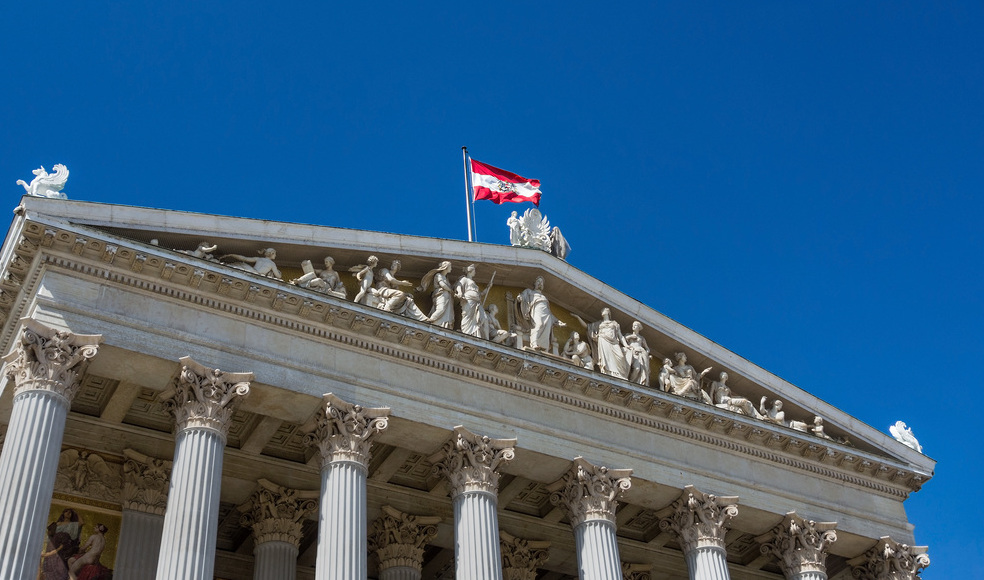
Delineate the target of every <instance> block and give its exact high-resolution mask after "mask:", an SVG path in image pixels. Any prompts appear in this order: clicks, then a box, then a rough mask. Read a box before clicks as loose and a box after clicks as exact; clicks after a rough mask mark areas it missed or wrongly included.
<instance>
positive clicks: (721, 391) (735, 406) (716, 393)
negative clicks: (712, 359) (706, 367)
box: [711, 372, 764, 419]
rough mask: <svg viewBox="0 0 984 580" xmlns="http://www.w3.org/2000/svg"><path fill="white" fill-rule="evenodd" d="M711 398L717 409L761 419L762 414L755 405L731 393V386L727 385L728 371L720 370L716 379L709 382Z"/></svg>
mask: <svg viewBox="0 0 984 580" xmlns="http://www.w3.org/2000/svg"><path fill="white" fill-rule="evenodd" d="M711 400H713V401H714V406H715V407H717V408H719V409H727V410H728V411H732V412H734V413H738V414H739V415H748V416H749V417H755V418H756V419H763V418H764V416H763V415H762V414H761V413H759V412H758V411H756V410H755V405H753V404H752V402H751V401H749V400H748V399H746V398H744V397H737V396H734V395H732V393H731V387H729V386H728V373H726V372H722V373H721V374H720V376H719V378H718V380H716V381H714V382H713V383H711Z"/></svg>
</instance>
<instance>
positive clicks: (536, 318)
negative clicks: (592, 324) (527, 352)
mask: <svg viewBox="0 0 984 580" xmlns="http://www.w3.org/2000/svg"><path fill="white" fill-rule="evenodd" d="M516 308H517V309H518V310H519V313H518V314H519V318H521V319H522V320H523V321H524V322H526V324H528V325H529V327H530V348H531V349H532V350H549V349H550V347H551V344H552V342H553V341H552V339H553V327H554V326H567V325H566V324H564V323H563V322H561V321H559V320H557V318H556V317H555V316H554V315H553V313H552V312H550V302H549V301H548V300H547V297H546V296H545V295H544V294H543V277H542V276H537V277H536V281H535V282H534V283H533V287H532V288H527V289H526V290H523V291H522V292H521V293H520V294H519V297H518V299H517V300H516Z"/></svg>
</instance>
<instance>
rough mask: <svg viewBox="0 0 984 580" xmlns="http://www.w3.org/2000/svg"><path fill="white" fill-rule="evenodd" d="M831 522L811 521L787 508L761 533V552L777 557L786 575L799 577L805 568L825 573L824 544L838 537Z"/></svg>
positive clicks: (826, 544)
mask: <svg viewBox="0 0 984 580" xmlns="http://www.w3.org/2000/svg"><path fill="white" fill-rule="evenodd" d="M836 527H837V524H836V523H834V522H814V521H812V520H805V519H803V518H801V517H800V516H799V515H797V514H796V512H789V513H787V514H786V517H785V518H783V520H782V522H781V523H780V524H779V525H778V526H776V527H775V528H773V529H772V531H771V532H769V533H768V534H766V535H764V536H760V537H759V538H758V539H759V541H765V542H766V543H764V544H762V553H763V554H771V555H772V556H774V557H775V558H776V559H777V560H778V561H779V567H780V568H781V569H782V573H783V574H784V575H785V576H786V578H793V577H798V576H799V575H801V574H803V573H807V572H819V573H821V574H823V575H824V576H826V574H827V566H826V558H827V546H829V545H830V544H832V543H834V542H835V541H837V532H836V531H834V528H836Z"/></svg>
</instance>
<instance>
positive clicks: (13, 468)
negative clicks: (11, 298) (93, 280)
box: [0, 319, 101, 580]
mask: <svg viewBox="0 0 984 580" xmlns="http://www.w3.org/2000/svg"><path fill="white" fill-rule="evenodd" d="M21 323H22V324H23V331H22V333H21V339H20V343H19V344H18V345H17V346H16V347H15V348H14V350H12V351H11V352H10V353H9V354H8V355H7V356H5V357H4V358H3V361H4V362H5V363H6V367H5V368H4V374H5V375H6V377H7V380H8V381H9V383H8V385H9V384H10V383H12V384H13V386H14V389H13V390H14V402H13V408H12V409H11V413H10V423H9V424H8V426H7V435H6V439H5V441H4V445H3V452H2V453H0V578H10V579H16V580H20V579H28V578H34V577H36V576H37V573H38V557H39V554H41V550H42V548H44V538H45V524H46V522H45V520H46V519H47V517H48V511H49V510H50V509H51V494H52V492H53V491H54V489H55V476H56V475H57V471H58V458H59V454H60V452H61V445H62V438H63V437H64V435H65V418H66V417H67V416H68V409H69V406H70V405H71V401H72V399H73V398H75V394H76V393H77V392H78V387H79V378H80V377H81V375H82V373H83V372H84V369H85V365H86V364H87V363H88V361H89V360H91V359H92V357H94V356H95V355H96V352H97V349H98V346H97V345H98V343H99V341H100V340H101V337H100V336H97V335H91V336H86V335H74V334H71V333H69V332H60V331H55V330H53V329H51V328H48V327H46V326H44V325H43V324H41V323H39V322H37V321H35V320H32V319H23V320H22V321H21ZM8 388H9V387H8Z"/></svg>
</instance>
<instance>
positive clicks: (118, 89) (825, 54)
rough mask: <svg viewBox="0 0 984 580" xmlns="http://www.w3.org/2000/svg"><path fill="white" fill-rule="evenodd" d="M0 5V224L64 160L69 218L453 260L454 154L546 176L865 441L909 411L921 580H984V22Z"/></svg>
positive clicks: (582, 258) (945, 9)
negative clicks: (399, 244)
mask: <svg viewBox="0 0 984 580" xmlns="http://www.w3.org/2000/svg"><path fill="white" fill-rule="evenodd" d="M364 4H365V5H364ZM3 13H4V16H5V18H4V21H5V22H6V23H7V26H6V27H5V31H4V33H3V35H2V36H0V54H2V58H0V78H2V79H4V90H3V95H2V97H0V111H2V120H3V131H2V132H0V176H3V179H5V180H7V181H6V183H7V185H6V186H4V189H3V190H5V191H7V194H6V195H7V196H8V197H7V200H8V203H9V205H10V207H11V208H13V207H14V206H15V205H16V204H17V200H18V197H19V195H20V194H21V193H22V191H21V189H20V188H19V187H18V186H16V185H14V181H15V180H17V179H25V180H28V181H29V180H30V178H31V173H30V172H31V170H32V169H34V168H36V167H37V166H38V165H42V164H43V165H44V166H45V167H47V168H48V169H50V168H51V165H52V164H54V163H64V164H66V165H67V166H68V168H69V170H70V171H71V177H70V179H69V182H68V186H67V187H66V190H65V191H66V192H67V193H68V195H69V197H71V198H73V199H83V200H92V201H100V202H108V203H124V204H132V205H141V206H151V207H163V208H170V209H181V210H188V211H198V212H205V213H220V214H226V215H236V216H247V217H256V218H266V219H272V220H282V221H294V222H309V223H316V224H324V225H332V226H342V227H350V228H358V229H370V230H383V231H392V232H400V233H408V234H418V235H425V236H437V237H444V238H457V239H464V238H466V229H465V228H466V222H465V217H464V200H463V197H464V193H463V185H462V167H461V149H460V148H461V146H463V145H467V146H468V147H469V151H470V152H471V153H472V155H473V156H474V157H475V158H476V159H480V160H482V161H485V162H488V163H491V164H493V165H497V166H499V167H503V168H506V169H508V170H511V171H515V172H517V173H520V174H522V175H525V176H527V177H532V178H538V179H540V180H541V181H542V183H543V192H544V193H543V201H542V203H541V209H542V210H543V212H544V213H545V214H546V215H547V216H548V217H549V218H550V220H551V222H552V223H553V224H554V225H559V226H561V228H562V229H563V230H564V233H565V235H566V236H567V238H568V239H569V241H570V242H571V244H572V246H573V248H574V250H573V253H572V254H571V256H570V262H571V263H572V264H573V265H575V266H577V267H578V268H580V269H582V270H584V271H586V272H588V273H590V274H592V275H594V276H595V277H597V278H599V279H601V280H603V281H605V282H607V283H609V284H611V285H612V286H615V287H616V288H619V289H620V290H622V291H624V292H626V293H627V294H629V295H631V296H633V297H634V298H637V299H639V300H641V301H643V302H645V303H647V304H649V305H651V306H653V307H654V308H656V309H657V310H659V311H661V312H663V313H665V314H667V315H668V316H670V317H672V318H674V319H676V320H678V321H679V322H681V323H683V324H685V325H687V326H689V327H690V328H693V329H694V330H696V331H698V332H700V333H701V334H703V335H705V336H707V337H709V338H711V339H713V340H715V341H716V342H718V343H720V344H722V345H724V346H725V347H727V348H729V349H731V350H733V351H734V352H736V353H738V354H740V355H742V356H744V357H745V358H747V359H749V360H751V361H753V362H755V363H757V364H759V365H760V366H762V367H764V368H766V369H768V370H770V371H772V372H774V373H775V374H777V375H779V376H781V377H783V378H785V379H787V380H789V381H790V382H792V383H794V384H796V385H798V386H800V387H802V388H803V389H805V390H807V391H809V392H811V393H813V394H815V395H817V396H819V397H820V398H822V399H824V400H826V401H828V402H830V403H832V404H834V405H836V406H838V407H840V408H842V409H844V410H845V411H847V412H848V413H850V414H851V415H854V416H856V417H858V418H859V419H861V420H863V421H865V422H866V423H868V424H870V425H872V426H874V427H876V428H878V429H881V430H886V429H887V427H888V425H890V424H892V423H894V422H895V421H896V420H899V419H902V420H905V421H906V422H907V423H908V424H909V425H910V427H912V429H913V431H914V432H915V434H916V436H917V437H918V438H919V440H920V442H921V443H922V444H923V446H924V448H925V450H926V453H927V454H928V455H930V456H931V457H933V458H934V459H936V460H938V461H939V464H938V466H937V475H936V476H935V477H934V479H933V480H931V481H930V482H929V483H928V484H927V485H926V486H925V487H924V488H923V490H922V491H920V492H919V493H916V494H914V495H913V496H912V497H911V498H910V499H909V500H908V501H907V503H906V506H907V510H908V513H909V518H910V520H911V522H912V523H913V524H914V525H915V526H916V528H915V536H916V540H917V543H919V544H925V545H929V546H930V556H931V558H932V560H933V564H932V565H931V566H930V567H929V568H928V569H927V570H926V571H925V572H924V573H923V578H927V579H938V578H947V577H952V578H957V577H960V578H984V571H982V570H984V564H982V562H984V534H982V533H981V522H982V521H984V508H982V507H981V502H979V501H977V500H976V494H975V493H974V490H977V489H980V485H981V484H980V482H981V479H982V476H984V473H982V467H981V457H982V453H981V451H980V450H979V449H978V448H977V447H976V445H975V444H974V443H973V441H976V439H977V438H979V436H977V435H974V433H977V432H978V431H979V427H978V423H977V421H976V416H977V413H974V414H968V411H969V410H971V409H975V407H976V402H977V399H976V398H975V397H976V395H974V393H975V392H977V391H978V387H977V384H976V383H977V380H978V379H977V377H978V375H979V374H980V372H981V371H980V369H979V368H978V367H979V366H980V364H981V362H982V360H984V357H982V354H984V339H982V332H981V323H982V320H984V316H982V313H984V308H982V306H981V300H980V296H981V295H982V290H984V275H982V273H981V249H982V245H984V244H982V242H984V239H982V238H984V236H982V233H981V227H980V221H981V219H982V214H984V212H982V209H984V204H982V201H981V191H982V185H984V107H982V104H984V61H982V55H984V34H982V33H981V31H982V30H984V4H981V3H980V2H966V3H963V2H940V3H916V2H869V3H857V2H838V1H832V2H817V3H812V4H811V3H798V2H795V3H791V2H758V3H735V2H697V1H695V2H678V3H655V2H639V3H636V2H622V3H613V4H612V3H610V5H608V6H605V7H600V6H598V5H596V4H595V3H578V2H563V3H562V2H536V3H527V2H506V3H499V4H487V5H478V4H468V3H438V2H435V3H429V4H427V5H425V6H424V7H420V6H417V5H416V4H415V3H405V2H379V3H372V4H371V5H370V4H369V3H358V2H350V3H344V4H339V5H334V4H332V3H327V2H326V3H308V4H305V3H300V4H292V3H272V2H248V1H247V2H237V3H228V4H217V3H210V2H195V3H184V2H115V3H110V4H103V3H99V2H95V3H90V2H86V3H77V2H76V3H68V2H66V3H48V2H31V3H17V5H16V6H7V7H5V8H4V10H3ZM513 209H523V206H515V207H509V206H502V207H497V206H493V205H491V204H489V203H481V202H480V204H479V205H478V206H477V221H478V239H479V240H480V241H484V242H494V243H507V242H508V237H507V231H506V227H505V225H504V222H505V218H506V216H507V215H508V212H509V211H510V210H513ZM975 410H976V409H975ZM965 498H966V499H965ZM968 500H969V501H968Z"/></svg>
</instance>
